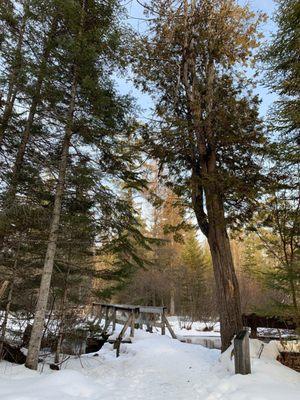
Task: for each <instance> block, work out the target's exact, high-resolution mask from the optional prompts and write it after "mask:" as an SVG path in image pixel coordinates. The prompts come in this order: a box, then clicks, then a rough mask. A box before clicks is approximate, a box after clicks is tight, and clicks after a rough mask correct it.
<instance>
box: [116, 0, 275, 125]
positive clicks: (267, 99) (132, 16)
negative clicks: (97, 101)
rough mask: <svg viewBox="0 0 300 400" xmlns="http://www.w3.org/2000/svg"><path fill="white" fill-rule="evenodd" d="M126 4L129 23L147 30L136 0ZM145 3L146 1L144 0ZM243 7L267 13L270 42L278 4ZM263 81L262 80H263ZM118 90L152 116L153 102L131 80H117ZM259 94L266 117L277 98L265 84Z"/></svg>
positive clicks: (265, 0) (267, 1)
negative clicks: (132, 98)
mask: <svg viewBox="0 0 300 400" xmlns="http://www.w3.org/2000/svg"><path fill="white" fill-rule="evenodd" d="M123 1H124V4H126V6H127V9H128V13H129V19H128V22H129V23H130V24H131V25H132V26H133V27H134V29H136V30H137V31H140V32H142V31H144V30H145V24H146V22H145V21H142V20H140V19H139V18H142V17H143V9H142V7H141V6H140V5H139V4H138V2H137V1H136V0H131V1H128V0H123ZM142 1H144V2H145V3H146V2H147V1H146V0H142ZM238 1H239V3H240V4H241V5H245V4H249V6H250V8H251V9H253V10H254V11H262V12H264V13H266V14H267V15H268V16H269V18H268V20H267V22H265V23H264V24H263V25H262V26H261V30H262V32H263V33H264V36H265V38H264V40H265V41H268V40H269V38H270V36H271V34H272V32H274V31H275V29H276V27H275V25H274V23H273V21H272V20H271V17H272V14H273V12H274V10H275V6H276V3H275V1H273V0H248V1H246V0H238ZM261 80H262V79H261ZM117 84H118V88H119V90H120V91H121V92H122V93H124V94H125V93H126V94H127V93H129V94H131V95H132V96H133V97H134V98H135V99H136V102H137V104H138V105H139V106H140V107H141V109H142V110H143V111H142V115H141V117H147V116H149V115H150V114H151V107H152V102H151V99H150V98H149V96H148V95H145V94H143V93H141V91H139V90H138V89H136V88H135V87H134V85H133V83H132V81H131V79H130V78H127V79H126V80H125V79H117ZM257 93H258V94H259V96H260V98H261V100H262V103H261V106H260V113H261V115H262V116H264V115H265V114H266V113H267V110H268V108H269V106H270V105H271V104H272V102H273V101H274V100H275V96H274V95H273V94H272V93H269V92H268V90H267V89H266V88H265V87H264V86H263V82H260V83H259V84H258V86H257Z"/></svg>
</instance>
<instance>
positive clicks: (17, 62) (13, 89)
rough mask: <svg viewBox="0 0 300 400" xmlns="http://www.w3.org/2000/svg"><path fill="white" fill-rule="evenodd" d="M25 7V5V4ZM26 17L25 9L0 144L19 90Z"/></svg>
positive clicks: (2, 122)
mask: <svg viewBox="0 0 300 400" xmlns="http://www.w3.org/2000/svg"><path fill="white" fill-rule="evenodd" d="M25 7H26V5H25ZM27 17H28V16H27V10H25V11H24V15H23V18H22V23H21V27H20V31H19V37H18V43H17V48H16V54H15V59H14V65H13V68H12V71H11V73H10V75H9V78H8V81H9V85H8V92H7V96H6V100H5V107H4V110H3V114H2V118H1V123H0V146H1V144H2V142H3V139H4V136H5V132H6V129H7V127H8V124H9V121H10V119H11V116H12V111H13V107H14V103H15V100H16V97H17V93H18V91H19V87H18V81H19V75H20V71H21V68H22V61H23V56H22V47H23V41H24V33H25V28H26V22H27Z"/></svg>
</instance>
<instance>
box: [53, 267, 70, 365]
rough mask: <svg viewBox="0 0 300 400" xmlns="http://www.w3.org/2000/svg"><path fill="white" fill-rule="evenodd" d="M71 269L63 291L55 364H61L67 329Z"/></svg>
mask: <svg viewBox="0 0 300 400" xmlns="http://www.w3.org/2000/svg"><path fill="white" fill-rule="evenodd" d="M69 273H70V269H68V271H67V273H66V277H65V283H64V290H63V295H62V299H61V305H60V325H59V333H58V340H57V346H56V351H55V359H54V362H55V363H56V364H58V363H59V355H60V353H61V345H62V341H63V338H64V327H65V314H66V302H67V294H68V277H69Z"/></svg>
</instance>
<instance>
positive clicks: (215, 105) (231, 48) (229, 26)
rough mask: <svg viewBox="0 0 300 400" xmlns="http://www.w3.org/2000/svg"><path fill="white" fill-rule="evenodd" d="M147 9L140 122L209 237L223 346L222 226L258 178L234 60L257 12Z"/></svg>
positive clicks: (246, 43) (235, 304)
mask: <svg viewBox="0 0 300 400" xmlns="http://www.w3.org/2000/svg"><path fill="white" fill-rule="evenodd" d="M149 9H150V10H152V14H151V20H150V22H149V24H150V27H149V32H147V34H145V35H144V36H142V37H141V38H140V40H139V42H138V44H137V49H138V50H137V51H138V54H139V57H138V60H137V61H136V62H135V63H134V65H135V71H136V73H137V82H138V83H141V84H142V87H143V88H144V89H145V90H146V91H149V92H151V93H153V96H154V98H155V100H157V101H156V105H157V106H156V113H157V119H156V123H153V126H152V127H149V129H147V127H145V129H144V139H145V143H146V147H147V150H148V151H149V152H150V154H151V155H152V157H154V158H158V159H159V160H160V163H161V164H162V165H167V171H168V174H165V179H166V181H168V182H169V184H170V185H172V186H173V190H174V191H175V193H176V194H178V195H181V196H186V197H187V198H188V200H189V201H190V204H191V206H192V208H193V209H194V212H195V215H196V218H197V222H198V225H199V227H200V229H201V230H202V232H203V234H204V235H205V236H206V237H207V239H208V243H209V246H210V250H211V255H212V261H213V266H214V274H215V279H216V287H217V296H218V307H219V313H220V321H221V336H222V350H225V349H226V348H227V347H228V346H229V345H230V342H231V339H232V337H233V335H234V334H235V333H237V332H238V331H239V330H240V329H241V328H242V318H241V307H240V295H239V289H238V282H237V279H236V275H235V271H234V266H233V260H232V255H231V251H230V243H229V238H228V233H227V228H228V227H235V226H237V225H238V226H242V225H243V224H244V223H245V221H246V220H247V219H248V218H249V217H250V216H251V214H252V211H253V204H254V203H253V201H251V200H252V199H254V198H255V196H256V195H257V192H258V191H259V190H260V185H262V177H261V175H260V164H259V162H258V157H257V156H258V155H259V154H260V153H261V151H262V150H263V144H264V143H265V138H264V135H263V134H262V130H261V126H260V121H259V118H258V99H257V98H256V97H255V96H253V94H252V93H251V85H249V81H248V80H247V79H245V77H244V76H243V74H242V68H241V64H247V63H248V61H249V60H250V59H251V54H252V49H253V47H255V46H256V45H257V31H256V27H257V24H258V22H259V20H260V17H258V18H256V17H255V16H254V15H253V13H251V12H250V10H249V9H248V7H241V6H239V5H238V4H237V2H236V1H233V0H222V1H219V0H218V1H216V0H205V1H187V0H186V1H184V2H182V3H174V2H171V1H168V0H161V1H153V2H151V6H150V7H149ZM150 13H151V11H150Z"/></svg>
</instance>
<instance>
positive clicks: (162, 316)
mask: <svg viewBox="0 0 300 400" xmlns="http://www.w3.org/2000/svg"><path fill="white" fill-rule="evenodd" d="M164 317H165V310H163V312H162V315H161V334H162V335H165V334H166V325H165V321H164Z"/></svg>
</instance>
